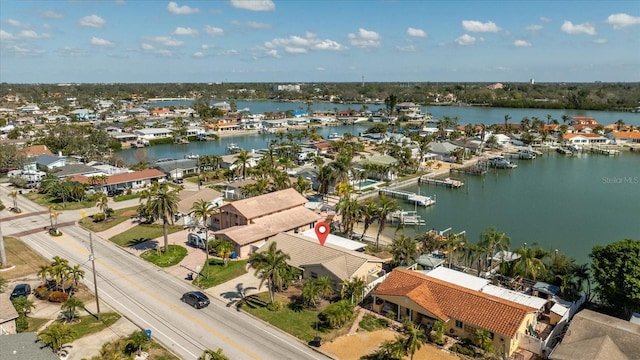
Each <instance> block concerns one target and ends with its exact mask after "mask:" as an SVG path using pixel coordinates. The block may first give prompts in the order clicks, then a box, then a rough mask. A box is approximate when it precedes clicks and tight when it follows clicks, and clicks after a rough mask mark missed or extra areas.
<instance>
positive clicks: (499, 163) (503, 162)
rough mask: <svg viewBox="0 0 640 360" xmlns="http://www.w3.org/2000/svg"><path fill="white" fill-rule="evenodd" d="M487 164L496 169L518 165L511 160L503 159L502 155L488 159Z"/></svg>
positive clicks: (513, 167)
mask: <svg viewBox="0 0 640 360" xmlns="http://www.w3.org/2000/svg"><path fill="white" fill-rule="evenodd" d="M489 166H491V167H493V168H496V169H515V168H517V167H518V165H516V164H514V163H512V162H511V161H509V160H507V159H505V158H504V157H502V156H496V157H492V158H490V159H489Z"/></svg>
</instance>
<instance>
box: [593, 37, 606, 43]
mask: <svg viewBox="0 0 640 360" xmlns="http://www.w3.org/2000/svg"><path fill="white" fill-rule="evenodd" d="M593 42H594V43H595V44H606V43H607V39H602V38H601V39H595V40H593Z"/></svg>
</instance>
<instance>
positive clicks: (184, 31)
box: [172, 26, 198, 36]
mask: <svg viewBox="0 0 640 360" xmlns="http://www.w3.org/2000/svg"><path fill="white" fill-rule="evenodd" d="M172 34H173V35H184V36H196V35H198V30H196V29H192V28H188V27H187V28H185V27H180V26H178V27H177V28H176V29H175V30H174V31H173V33H172Z"/></svg>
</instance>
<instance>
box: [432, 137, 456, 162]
mask: <svg viewBox="0 0 640 360" xmlns="http://www.w3.org/2000/svg"><path fill="white" fill-rule="evenodd" d="M459 147H460V146H457V145H455V144H452V143H450V142H448V141H445V142H440V141H438V142H431V143H430V144H429V152H431V153H432V154H436V160H442V161H447V162H454V160H455V157H454V156H451V153H452V152H453V151H455V150H456V149H457V148H459Z"/></svg>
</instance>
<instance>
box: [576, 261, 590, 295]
mask: <svg viewBox="0 0 640 360" xmlns="http://www.w3.org/2000/svg"><path fill="white" fill-rule="evenodd" d="M573 274H574V276H575V277H576V278H577V279H578V283H579V288H580V290H583V289H582V284H583V282H584V281H586V282H587V289H586V290H585V297H586V299H587V301H591V268H590V267H589V265H587V264H580V265H577V266H575V267H574V268H573Z"/></svg>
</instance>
